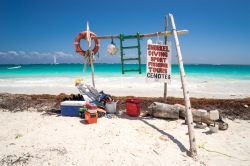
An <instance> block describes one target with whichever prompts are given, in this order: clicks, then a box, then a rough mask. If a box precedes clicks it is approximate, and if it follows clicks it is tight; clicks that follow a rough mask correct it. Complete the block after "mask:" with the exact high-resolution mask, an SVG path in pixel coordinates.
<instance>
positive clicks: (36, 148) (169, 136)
mask: <svg viewBox="0 0 250 166" xmlns="http://www.w3.org/2000/svg"><path fill="white" fill-rule="evenodd" d="M226 122H227V123H229V126H230V127H229V129H228V130H226V131H219V133H216V134H212V135H210V134H208V133H207V131H208V128H206V129H195V134H196V139H197V145H198V146H199V147H201V146H202V145H203V147H204V148H205V149H207V150H208V151H210V152H208V151H207V150H204V149H203V148H198V154H199V155H198V158H197V160H194V159H192V158H190V157H188V156H187V154H186V151H187V149H188V148H189V141H188V135H186V133H187V126H185V125H183V124H182V123H183V120H177V121H167V120H162V119H154V118H148V119H147V118H139V119H137V118H130V117H128V116H126V115H123V116H121V117H120V118H112V119H107V118H101V119H98V123H97V124H92V125H86V124H84V123H83V121H82V120H81V119H80V118H76V117H75V118H72V117H61V116H56V115H51V116H49V115H43V113H37V112H17V113H11V112H3V111H0V131H1V132H0V149H1V150H0V165H5V164H6V163H11V162H14V161H16V163H14V165H32V166H34V165H211V166H212V165H231V166H233V165H235V166H239V165H243V166H244V165H246V166H247V165H250V145H249V141H250V137H249V135H250V129H249V124H250V121H243V120H235V121H231V120H226ZM4 163H5V164H4Z"/></svg>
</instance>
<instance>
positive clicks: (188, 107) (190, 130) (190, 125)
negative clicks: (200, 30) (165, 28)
mask: <svg viewBox="0 0 250 166" xmlns="http://www.w3.org/2000/svg"><path fill="white" fill-rule="evenodd" d="M169 17H170V20H171V24H172V29H173V30H172V32H173V35H174V41H175V45H176V52H177V57H178V62H179V69H180V75H181V83H182V90H183V95H184V99H185V108H186V119H187V123H188V135H189V143H190V155H191V156H192V157H194V156H196V155H197V150H196V140H195V134H194V130H193V116H192V112H191V104H190V99H189V92H188V89H187V86H186V79H185V71H184V66H183V60H182V54H181V48H180V43H179V39H178V36H177V32H176V26H175V22H174V17H173V15H172V14H169Z"/></svg>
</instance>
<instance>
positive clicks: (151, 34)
mask: <svg viewBox="0 0 250 166" xmlns="http://www.w3.org/2000/svg"><path fill="white" fill-rule="evenodd" d="M187 33H189V31H188V30H179V31H177V34H178V35H184V34H187ZM163 35H164V36H170V35H173V32H170V31H164V32H155V33H148V34H140V38H144V37H153V36H163ZM131 36H132V37H135V38H136V37H137V35H131ZM95 38H98V39H119V38H120V35H111V36H97V37H95Z"/></svg>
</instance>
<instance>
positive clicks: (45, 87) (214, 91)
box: [0, 75, 250, 98]
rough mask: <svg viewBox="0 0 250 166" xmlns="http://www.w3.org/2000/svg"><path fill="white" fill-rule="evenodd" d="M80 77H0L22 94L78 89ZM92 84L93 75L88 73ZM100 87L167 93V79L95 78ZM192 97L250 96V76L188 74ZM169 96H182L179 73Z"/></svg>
mask: <svg viewBox="0 0 250 166" xmlns="http://www.w3.org/2000/svg"><path fill="white" fill-rule="evenodd" d="M76 78H77V77H44V78H41V77H36V78H9V79H6V78H5V79H0V92H8V93H22V94H44V93H46V94H59V93H67V94H70V93H78V90H77V88H76V87H75V86H74V81H75V79H76ZM84 81H86V82H87V83H88V84H89V85H92V82H91V77H84ZM95 82H96V88H97V89H98V90H99V91H100V90H104V92H106V93H109V94H111V95H115V96H129V95H131V96H141V97H143V96H144V97H160V96H163V83H157V82H156V83H155V82H151V83H150V82H148V83H147V82H146V81H145V77H144V76H136V77H135V76H120V77H100V76H96V78H95ZM187 82H188V88H189V91H190V96H191V97H206V98H245V97H249V96H250V88H249V85H250V80H239V79H233V78H218V77H216V78H211V77H202V78H200V77H199V78H196V77H187ZM168 96H174V97H182V89H181V82H180V77H179V76H176V75H175V76H173V79H172V82H171V84H170V85H168Z"/></svg>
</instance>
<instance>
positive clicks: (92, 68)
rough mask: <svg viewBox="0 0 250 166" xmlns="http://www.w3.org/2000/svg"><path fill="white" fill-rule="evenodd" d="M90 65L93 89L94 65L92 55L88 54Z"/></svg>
mask: <svg viewBox="0 0 250 166" xmlns="http://www.w3.org/2000/svg"><path fill="white" fill-rule="evenodd" d="M89 56H90V65H91V71H92V85H93V87H94V88H95V70H94V64H93V55H92V53H90V55H89Z"/></svg>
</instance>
